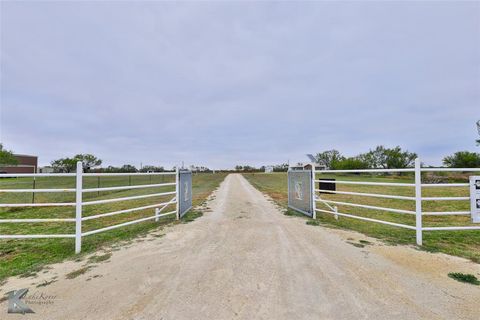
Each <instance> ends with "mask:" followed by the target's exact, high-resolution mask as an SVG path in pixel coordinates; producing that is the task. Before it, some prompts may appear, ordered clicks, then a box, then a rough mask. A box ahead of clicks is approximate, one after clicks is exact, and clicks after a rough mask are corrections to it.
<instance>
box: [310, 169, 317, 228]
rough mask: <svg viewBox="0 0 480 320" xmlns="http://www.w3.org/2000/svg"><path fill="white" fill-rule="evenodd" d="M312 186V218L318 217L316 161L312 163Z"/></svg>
mask: <svg viewBox="0 0 480 320" xmlns="http://www.w3.org/2000/svg"><path fill="white" fill-rule="evenodd" d="M311 188H312V195H311V197H312V218H313V219H317V211H316V210H315V209H316V208H317V203H316V201H315V163H312V183H311Z"/></svg>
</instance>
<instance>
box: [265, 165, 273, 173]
mask: <svg viewBox="0 0 480 320" xmlns="http://www.w3.org/2000/svg"><path fill="white" fill-rule="evenodd" d="M272 172H273V166H265V173H272Z"/></svg>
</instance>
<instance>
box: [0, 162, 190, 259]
mask: <svg viewBox="0 0 480 320" xmlns="http://www.w3.org/2000/svg"><path fill="white" fill-rule="evenodd" d="M158 175H164V176H175V182H167V183H157V184H145V185H129V186H114V187H102V188H100V187H99V188H84V186H83V178H84V177H115V176H133V177H134V176H158ZM23 177H31V178H37V177H74V178H75V188H48V189H45V188H44V189H0V194H2V193H41V192H45V193H75V202H51V203H0V208H15V207H59V206H69V207H75V218H42V219H28V218H25V219H2V218H0V224H3V223H43V222H70V223H71V222H74V223H75V233H74V234H0V239H42V238H75V253H79V252H80V251H81V248H82V237H85V236H88V235H93V234H96V233H100V232H104V231H108V230H113V229H116V228H120V227H124V226H128V225H132V224H136V223H139V222H143V221H148V220H155V221H159V218H161V217H165V216H169V215H175V216H176V218H177V219H179V217H180V216H181V215H183V214H184V213H185V212H182V213H180V212H179V210H180V207H179V203H178V201H177V199H178V195H179V193H180V190H179V189H180V188H181V186H180V183H179V170H178V169H177V170H176V172H154V173H84V172H83V167H82V163H81V162H77V168H76V173H39V174H0V178H23ZM158 187H175V190H174V191H168V192H159V193H153V194H146V195H136V196H128V197H118V198H112V199H102V200H93V201H85V200H84V199H83V194H85V193H91V192H103V191H118V190H135V189H148V188H158ZM190 188H191V185H190ZM189 192H190V194H191V190H190V191H189ZM160 196H172V197H170V199H169V200H167V201H164V202H161V203H157V204H151V205H143V206H137V207H134V208H129V209H124V210H118V211H112V212H106V213H101V214H96V215H90V216H85V217H84V216H83V206H90V205H99V204H106V203H113V202H119V201H130V200H138V199H146V198H151V197H160ZM190 201H191V199H190ZM170 205H175V206H176V208H175V210H172V211H169V212H164V213H162V211H163V210H164V209H166V208H167V207H169V206H170ZM147 209H154V215H152V216H148V217H142V218H140V219H136V220H132V221H128V222H123V223H120V224H116V225H111V226H107V227H103V228H99V229H96V230H90V231H86V232H84V231H82V222H83V221H89V220H94V219H99V218H104V217H110V216H115V215H120V214H126V213H132V212H136V211H142V210H147ZM186 211H188V210H186Z"/></svg>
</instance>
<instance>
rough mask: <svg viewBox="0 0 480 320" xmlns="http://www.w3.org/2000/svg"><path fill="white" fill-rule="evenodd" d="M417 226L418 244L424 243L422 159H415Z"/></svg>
mask: <svg viewBox="0 0 480 320" xmlns="http://www.w3.org/2000/svg"><path fill="white" fill-rule="evenodd" d="M415 228H416V238H417V245H419V246H421V245H422V168H421V164H420V159H419V158H417V159H415Z"/></svg>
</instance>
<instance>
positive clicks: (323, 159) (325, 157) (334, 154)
mask: <svg viewBox="0 0 480 320" xmlns="http://www.w3.org/2000/svg"><path fill="white" fill-rule="evenodd" d="M315 159H316V160H317V163H318V164H320V165H323V166H325V167H326V168H327V169H331V168H332V163H335V162H338V161H341V160H344V159H345V157H344V156H342V154H341V153H340V152H339V151H338V150H335V149H332V150H327V151H323V152H320V153H317V155H316V156H315Z"/></svg>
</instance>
